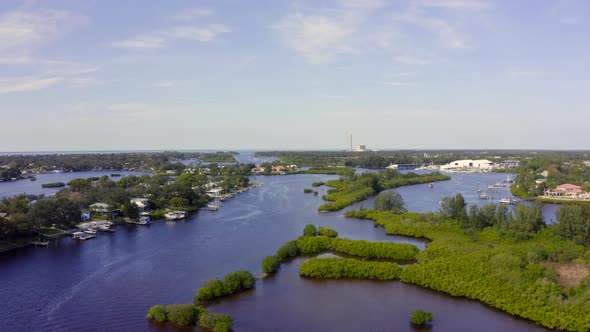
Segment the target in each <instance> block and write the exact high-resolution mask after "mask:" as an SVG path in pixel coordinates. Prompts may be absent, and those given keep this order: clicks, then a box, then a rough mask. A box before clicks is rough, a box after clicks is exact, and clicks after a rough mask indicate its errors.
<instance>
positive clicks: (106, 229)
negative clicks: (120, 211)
mask: <svg viewBox="0 0 590 332" xmlns="http://www.w3.org/2000/svg"><path fill="white" fill-rule="evenodd" d="M97 230H98V231H101V232H110V233H113V232H115V230H114V229H112V228H111V227H109V226H108V225H99V226H98V229H97Z"/></svg>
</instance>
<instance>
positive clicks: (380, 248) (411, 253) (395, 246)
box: [330, 238, 419, 260]
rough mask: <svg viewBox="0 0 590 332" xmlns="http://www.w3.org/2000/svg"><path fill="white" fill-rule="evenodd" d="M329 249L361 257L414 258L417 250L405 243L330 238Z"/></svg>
mask: <svg viewBox="0 0 590 332" xmlns="http://www.w3.org/2000/svg"><path fill="white" fill-rule="evenodd" d="M330 250H332V251H335V252H339V253H344V254H348V255H352V256H357V257H362V258H369V259H370V258H386V259H403V260H406V259H415V258H416V255H417V254H418V252H419V250H418V248H417V247H416V246H414V245H412V244H407V243H395V242H369V241H364V240H349V239H339V238H336V239H332V243H331V246H330Z"/></svg>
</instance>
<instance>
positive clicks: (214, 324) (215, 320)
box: [199, 311, 233, 332]
mask: <svg viewBox="0 0 590 332" xmlns="http://www.w3.org/2000/svg"><path fill="white" fill-rule="evenodd" d="M199 325H200V326H202V327H205V328H209V329H213V331H215V332H226V331H230V330H231V326H232V325H233V319H232V318H231V317H230V316H229V315H221V314H216V313H213V312H208V311H204V312H203V313H202V314H201V315H200V316H199Z"/></svg>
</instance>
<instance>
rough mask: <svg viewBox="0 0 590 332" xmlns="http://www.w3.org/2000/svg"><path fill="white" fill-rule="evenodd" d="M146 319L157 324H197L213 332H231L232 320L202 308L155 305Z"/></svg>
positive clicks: (193, 305)
mask: <svg viewBox="0 0 590 332" xmlns="http://www.w3.org/2000/svg"><path fill="white" fill-rule="evenodd" d="M146 317H147V318H148V319H152V320H155V321H157V322H159V323H166V322H170V323H174V324H178V325H182V326H190V325H195V324H198V325H199V326H201V327H204V328H210V329H213V331H214V332H228V331H231V327H232V325H233V319H232V318H231V317H230V316H229V315H221V314H216V313H212V312H209V311H207V310H206V309H205V308H203V307H202V306H198V305H195V304H192V303H189V304H170V305H167V306H163V305H160V304H157V305H155V306H153V307H151V308H150V309H149V311H148V313H147V315H146Z"/></svg>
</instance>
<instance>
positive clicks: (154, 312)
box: [147, 304, 168, 323]
mask: <svg viewBox="0 0 590 332" xmlns="http://www.w3.org/2000/svg"><path fill="white" fill-rule="evenodd" d="M147 318H149V319H154V320H156V321H158V322H160V323H163V322H166V321H168V310H167V309H166V307H164V306H163V305H160V304H156V305H155V306H153V307H151V308H150V310H149V311H148V313H147Z"/></svg>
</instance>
